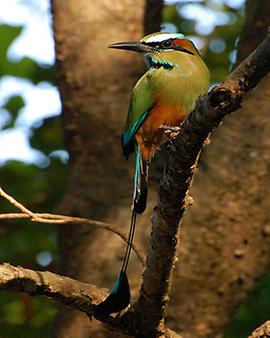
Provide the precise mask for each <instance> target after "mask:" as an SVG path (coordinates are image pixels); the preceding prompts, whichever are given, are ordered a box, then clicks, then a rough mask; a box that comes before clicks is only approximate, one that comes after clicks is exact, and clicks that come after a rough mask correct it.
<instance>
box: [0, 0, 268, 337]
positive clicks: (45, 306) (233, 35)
mask: <svg viewBox="0 0 270 338" xmlns="http://www.w3.org/2000/svg"><path fill="white" fill-rule="evenodd" d="M231 3H232V2H231ZM30 4H31V3H30ZM32 5H33V4H32ZM188 6H189V7H188ZM190 6H192V7H190ZM242 12H243V6H242V7H231V6H229V5H228V3H227V2H226V0H205V1H195V2H192V1H183V0H182V1H179V2H174V3H173V4H170V5H167V6H165V7H164V10H163V21H164V25H165V28H166V29H169V30H175V31H179V32H182V33H184V34H185V35H188V36H190V37H191V38H194V40H195V42H197V45H198V47H199V48H200V50H201V51H202V54H203V55H204V57H205V59H206V63H207V64H208V66H209V68H210V71H211V78H212V81H213V82H218V81H220V80H222V79H223V78H224V76H225V75H226V74H227V73H228V70H229V67H230V64H231V60H232V58H233V55H234V51H235V48H236V47H235V46H236V41H237V38H238V36H239V34H240V30H241V25H242V21H243V15H242ZM200 13H201V15H204V16H203V17H204V19H203V20H201V18H200ZM205 15H206V16H207V15H208V17H209V20H207V19H205ZM22 28H23V27H13V26H9V25H0V35H1V41H0V46H1V48H0V76H3V75H11V76H14V77H18V78H24V79H28V80H30V81H31V82H32V83H33V84H38V83H39V82H42V81H43V82H44V81H47V82H49V83H52V84H54V83H55V69H54V66H52V67H48V66H44V65H40V64H38V63H37V62H36V61H34V60H32V59H30V58H27V57H24V58H22V59H21V60H20V61H19V62H14V61H12V60H10V59H9V58H8V49H9V48H10V46H11V44H12V43H13V42H14V40H15V39H16V38H18V37H19V35H20V34H21V32H22ZM207 29H208V31H207ZM24 106H25V102H24V100H23V98H22V97H21V96H19V95H15V96H11V97H9V98H8V100H7V101H6V102H5V104H4V106H3V107H2V108H4V109H5V110H6V111H8V112H9V115H10V119H9V120H8V121H7V122H6V123H5V125H4V126H3V129H12V128H14V127H15V126H16V122H17V119H18V117H19V116H20V113H21V111H22V108H24ZM29 128H30V131H31V133H30V136H29V143H30V145H31V147H32V148H34V149H37V150H39V151H41V152H42V153H43V154H44V158H45V159H46V161H45V162H44V165H42V166H41V167H40V166H37V165H35V164H26V163H22V162H18V161H8V162H7V163H5V164H4V165H3V166H2V167H1V175H0V184H1V185H2V186H3V188H4V189H6V191H7V192H8V193H10V194H11V195H13V196H14V197H16V199H18V200H19V201H20V202H22V203H23V204H25V205H26V206H28V207H29V208H30V209H31V210H33V211H46V212H50V211H52V210H53V208H54V207H55V205H57V202H58V201H59V200H60V198H61V196H62V195H63V194H64V191H65V187H66V185H67V176H68V167H67V165H66V164H65V163H64V162H63V160H61V157H59V156H57V152H56V151H58V150H63V149H64V144H63V132H62V129H61V123H60V119H59V117H58V116H56V117H50V118H47V119H44V120H43V121H41V122H40V123H39V125H38V126H37V125H36V126H29ZM7 146H8V145H7ZM16 211H17V210H15V209H14V207H13V206H12V205H10V204H9V203H7V202H6V201H3V200H2V201H1V204H0V212H1V213H6V212H16ZM0 234H1V236H0V261H1V262H10V263H11V264H18V265H23V266H25V267H28V268H33V269H42V268H44V267H45V268H46V269H48V270H51V271H53V270H54V269H55V266H56V264H57V260H58V257H57V246H56V237H55V232H54V229H53V227H52V226H49V225H45V224H36V223H31V222H29V221H26V220H24V221H18V220H13V221H9V222H3V221H2V222H1V225H0ZM269 285H270V274H268V275H267V276H266V277H265V279H264V280H263V281H262V283H261V285H260V287H259V288H258V289H257V290H256V292H255V293H254V294H253V295H251V296H250V297H249V299H248V300H247V302H246V303H245V304H244V305H243V306H242V307H241V308H240V309H239V311H238V312H237V314H236V316H235V319H234V321H233V322H232V324H231V325H230V327H229V328H228V330H227V334H226V338H244V337H247V335H248V333H250V332H251V331H252V329H254V328H255V327H257V326H258V325H259V324H261V323H262V322H263V321H264V320H266V319H269V316H268V314H269V312H270V289H269V287H268V286H269ZM55 313H56V306H55V304H54V303H52V302H51V301H47V300H45V299H43V298H39V297H33V298H31V297H29V296H27V295H22V294H20V295H14V294H11V293H6V292H1V297H0V338H14V337H16V338H28V337H35V338H39V337H40V338H41V337H42V338H46V337H49V334H50V327H51V325H52V321H53V318H54V315H55Z"/></svg>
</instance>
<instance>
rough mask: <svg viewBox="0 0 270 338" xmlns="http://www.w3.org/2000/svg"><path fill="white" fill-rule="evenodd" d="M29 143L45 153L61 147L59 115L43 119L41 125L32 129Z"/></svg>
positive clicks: (61, 135)
mask: <svg viewBox="0 0 270 338" xmlns="http://www.w3.org/2000/svg"><path fill="white" fill-rule="evenodd" d="M30 144H31V146H32V147H33V148H35V149H38V150H40V151H42V152H43V153H45V154H46V155H49V154H50V153H51V152H53V151H54V150H58V149H63V148H64V144H63V129H62V126H61V124H60V118H59V116H54V117H50V118H47V119H45V120H44V122H43V124H42V126H41V127H39V128H37V129H34V130H33V134H32V136H31V138H30Z"/></svg>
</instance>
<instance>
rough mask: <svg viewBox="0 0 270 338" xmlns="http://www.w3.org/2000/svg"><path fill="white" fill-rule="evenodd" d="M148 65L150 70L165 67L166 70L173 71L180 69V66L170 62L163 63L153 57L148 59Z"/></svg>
mask: <svg viewBox="0 0 270 338" xmlns="http://www.w3.org/2000/svg"><path fill="white" fill-rule="evenodd" d="M147 60H148V63H149V69H150V68H160V67H163V68H165V69H173V67H179V66H178V65H176V64H174V63H172V62H170V61H166V60H164V61H161V60H157V59H155V58H153V57H151V56H150V57H149V56H148V57H147Z"/></svg>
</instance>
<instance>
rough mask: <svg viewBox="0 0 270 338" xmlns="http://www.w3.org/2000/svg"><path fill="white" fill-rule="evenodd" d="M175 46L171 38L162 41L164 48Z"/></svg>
mask: <svg viewBox="0 0 270 338" xmlns="http://www.w3.org/2000/svg"><path fill="white" fill-rule="evenodd" d="M172 46H173V43H172V41H171V40H165V41H163V42H162V43H161V47H162V48H171V47H172Z"/></svg>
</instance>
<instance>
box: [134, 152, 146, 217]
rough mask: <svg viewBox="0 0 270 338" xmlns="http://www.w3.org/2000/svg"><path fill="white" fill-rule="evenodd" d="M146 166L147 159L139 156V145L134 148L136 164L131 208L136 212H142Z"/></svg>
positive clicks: (144, 200) (144, 206) (144, 203)
mask: <svg viewBox="0 0 270 338" xmlns="http://www.w3.org/2000/svg"><path fill="white" fill-rule="evenodd" d="M148 168H149V161H144V160H143V159H142V157H141V154H140V150H139V146H138V147H137V149H136V164H135V176H134V195H133V210H134V211H135V212H136V213H137V214H141V213H143V212H144V210H145V208H146V202H147V194H148Z"/></svg>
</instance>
